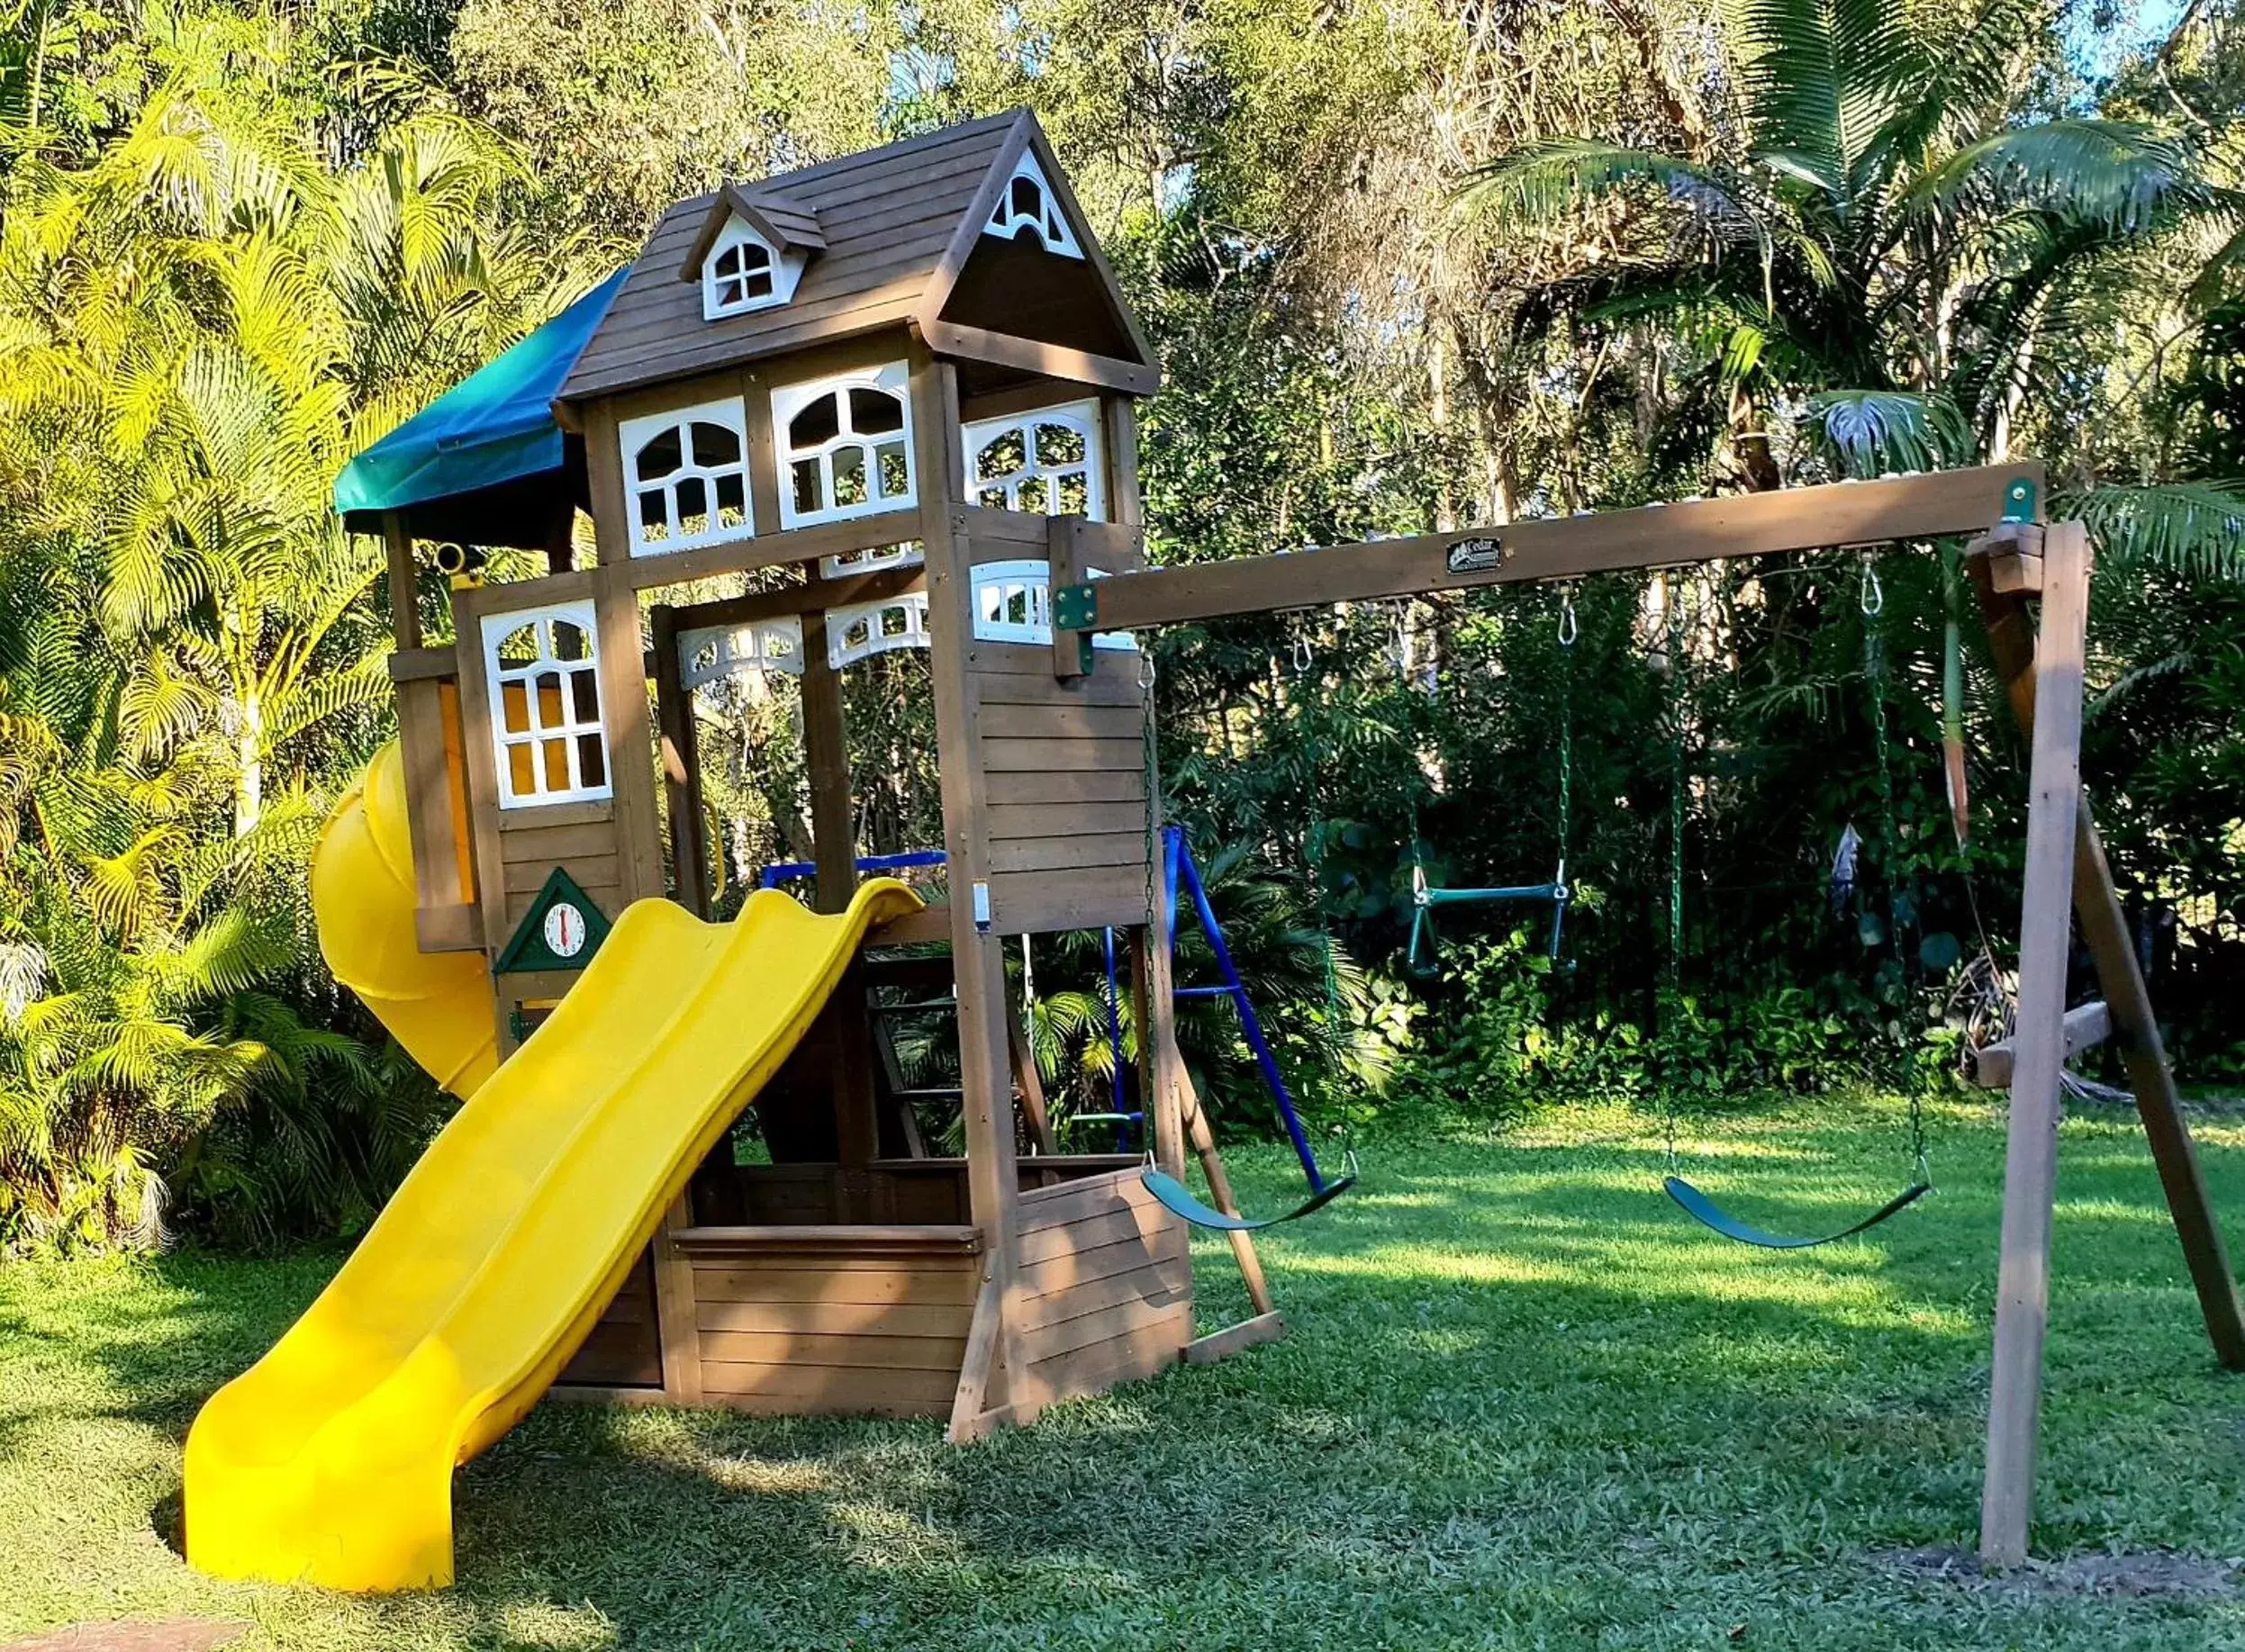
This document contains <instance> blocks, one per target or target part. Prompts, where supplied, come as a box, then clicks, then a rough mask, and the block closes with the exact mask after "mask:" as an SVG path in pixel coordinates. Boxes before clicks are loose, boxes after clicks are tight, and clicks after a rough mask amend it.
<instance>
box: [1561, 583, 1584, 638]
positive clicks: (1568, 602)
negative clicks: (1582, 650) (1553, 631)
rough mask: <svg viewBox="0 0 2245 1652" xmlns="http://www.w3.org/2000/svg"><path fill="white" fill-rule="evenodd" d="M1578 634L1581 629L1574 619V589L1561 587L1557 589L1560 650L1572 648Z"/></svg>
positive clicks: (1570, 586)
mask: <svg viewBox="0 0 2245 1652" xmlns="http://www.w3.org/2000/svg"><path fill="white" fill-rule="evenodd" d="M1580 633H1581V627H1580V624H1579V623H1578V622H1577V620H1576V619H1575V588H1574V587H1573V586H1572V585H1562V586H1561V587H1560V588H1559V645H1560V646H1561V647H1562V648H1571V647H1573V646H1574V645H1575V638H1576V637H1577V636H1579V635H1580Z"/></svg>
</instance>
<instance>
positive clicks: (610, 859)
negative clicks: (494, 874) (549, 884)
mask: <svg viewBox="0 0 2245 1652" xmlns="http://www.w3.org/2000/svg"><path fill="white" fill-rule="evenodd" d="M554 864H555V863H554V862H551V861H548V860H543V859H539V860H532V861H514V860H510V861H509V862H507V893H508V894H509V895H510V896H513V895H535V894H537V893H538V891H539V888H540V887H542V886H543V885H544V883H545V881H546V880H547V879H548V877H549V876H551V875H552V873H553V870H554ZM564 865H565V866H566V869H567V871H568V873H569V875H570V876H571V877H572V878H575V880H577V883H578V884H579V886H580V887H582V888H583V889H584V892H585V893H586V894H588V895H590V894H591V893H592V892H593V889H595V888H599V889H619V888H620V887H621V886H622V883H623V875H622V873H621V871H620V870H619V862H618V860H617V857H616V855H615V854H614V853H612V852H611V853H607V854H584V855H578V856H576V857H575V859H573V860H570V861H567V862H564ZM609 916H614V914H613V913H611V914H610V915H609Z"/></svg>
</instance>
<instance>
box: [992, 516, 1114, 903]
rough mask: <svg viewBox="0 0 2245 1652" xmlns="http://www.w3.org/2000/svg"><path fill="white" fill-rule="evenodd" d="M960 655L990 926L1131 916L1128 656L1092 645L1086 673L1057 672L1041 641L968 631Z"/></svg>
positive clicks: (1048, 651) (1050, 654)
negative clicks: (973, 740)
mask: <svg viewBox="0 0 2245 1652" xmlns="http://www.w3.org/2000/svg"><path fill="white" fill-rule="evenodd" d="M978 555H979V552H978ZM969 666H970V677H969V681H970V683H971V686H972V689H973V716H974V719H975V726H976V731H977V733H978V735H979V736H980V737H981V740H980V749H981V753H982V768H983V776H984V784H985V789H986V794H987V797H988V799H989V802H988V807H987V808H985V810H984V811H983V826H984V829H985V831H986V832H987V834H988V842H989V865H990V874H991V875H990V893H991V920H992V925H993V927H994V928H996V929H997V930H998V931H999V932H1000V934H1024V933H1036V932H1041V931H1046V930H1054V929H1075V928H1087V927H1091V926H1094V925H1104V924H1118V925H1128V924H1137V923H1143V922H1144V921H1145V884H1146V878H1145V852H1146V782H1145V739H1144V735H1145V724H1144V718H1145V710H1144V702H1145V693H1144V691H1143V690H1141V689H1140V688H1139V686H1138V675H1137V673H1138V657H1137V656H1136V654H1126V653H1123V652H1121V651H1119V650H1102V651H1101V652H1100V653H1099V654H1098V655H1097V656H1096V657H1095V658H1094V660H1093V663H1092V670H1091V673H1089V674H1088V675H1086V676H1082V677H1077V678H1071V679H1066V680H1063V679H1059V678H1056V677H1055V676H1054V675H1053V670H1052V652H1051V650H1050V649H1047V648H1042V647H1032V646H1028V645H1023V644H1016V643H977V644H976V645H974V648H973V653H972V655H971V657H970V660H969Z"/></svg>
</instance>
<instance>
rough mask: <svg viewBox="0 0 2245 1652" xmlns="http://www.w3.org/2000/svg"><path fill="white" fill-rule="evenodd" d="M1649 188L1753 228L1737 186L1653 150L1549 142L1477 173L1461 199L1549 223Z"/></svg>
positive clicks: (1698, 211) (1479, 208)
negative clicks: (1625, 193)
mask: <svg viewBox="0 0 2245 1652" xmlns="http://www.w3.org/2000/svg"><path fill="white" fill-rule="evenodd" d="M1647 186H1650V187H1651V188H1652V189H1655V190H1657V191H1658V192H1659V193H1660V194H1662V195H1664V196H1666V197H1667V198H1668V199H1669V200H1670V201H1671V202H1673V203H1676V204H1678V205H1679V206H1682V207H1684V208H1686V209H1688V211H1689V212H1692V213H1694V214H1695V215H1697V216H1702V217H1712V218H1718V219H1730V220H1734V221H1741V222H1747V223H1752V222H1753V221H1755V220H1754V214H1753V213H1752V212H1750V211H1748V210H1747V209H1746V207H1745V206H1744V205H1743V204H1742V199H1741V192H1740V191H1739V189H1738V188H1737V186H1736V183H1735V180H1732V179H1729V178H1726V177H1725V176H1724V175H1723V174H1721V173H1720V172H1717V171H1715V170H1712V169H1710V168H1707V167H1697V166H1695V165H1693V164H1692V163H1691V162H1690V161H1688V160H1684V159H1681V158H1679V157H1677V156H1673V155H1663V154H1661V153H1660V152H1659V151H1657V150H1653V149H1631V148H1629V147H1627V146H1626V145H1623V144H1616V143H1603V142H1599V141H1598V140H1594V139H1588V138H1553V139H1549V140H1545V141H1543V142H1541V143H1534V144H1529V145H1527V146H1525V148H1522V149H1516V150H1514V151H1512V152H1511V153H1510V154H1508V155H1502V156H1499V157H1498V158H1496V159H1494V160H1491V161H1489V162H1488V163H1487V164H1486V165H1483V166H1480V167H1475V168H1474V170H1473V172H1472V174H1471V176H1470V178H1469V179H1468V181H1467V183H1466V185H1465V186H1464V187H1463V188H1462V190H1460V191H1459V200H1460V203H1461V204H1462V206H1464V207H1465V208H1466V210H1468V211H1470V212H1483V213H1490V214H1500V215H1507V216H1508V217H1516V218H1519V219H1522V220H1525V221H1527V222H1529V223H1549V222H1552V221H1555V220H1557V219H1560V218H1562V217H1563V216H1564V215H1565V214H1566V213H1568V212H1571V211H1573V210H1575V209H1576V208H1577V207H1580V206H1582V205H1586V204H1588V203H1593V202H1596V201H1598V200H1600V199H1603V198H1604V197H1606V196H1608V195H1612V194H1618V193H1620V192H1623V191H1625V190H1630V189H1638V188H1644V187H1647Z"/></svg>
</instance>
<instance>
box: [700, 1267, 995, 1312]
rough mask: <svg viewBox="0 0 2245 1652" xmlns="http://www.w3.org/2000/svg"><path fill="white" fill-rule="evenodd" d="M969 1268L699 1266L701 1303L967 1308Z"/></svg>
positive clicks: (971, 1289)
mask: <svg viewBox="0 0 2245 1652" xmlns="http://www.w3.org/2000/svg"><path fill="white" fill-rule="evenodd" d="M975 1277H976V1276H975V1274H974V1272H973V1270H972V1269H970V1268H946V1269H943V1270H941V1271H936V1270H933V1269H919V1270H910V1269H900V1268H867V1267H857V1268H824V1267H814V1268H720V1267H712V1266H711V1265H709V1264H707V1263H697V1264H696V1265H695V1267H694V1270H693V1294H694V1300H695V1301H696V1302H697V1303H703V1304H708V1303H768V1304H783V1303H794V1304H802V1305H805V1306H821V1305H832V1306H837V1307H838V1306H862V1307H899V1306H903V1305H906V1304H917V1305H919V1306H921V1307H944V1308H962V1309H963V1308H964V1307H965V1306H966V1305H967V1304H971V1303H972V1302H973V1300H974V1282H975Z"/></svg>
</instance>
